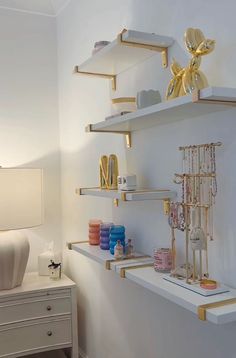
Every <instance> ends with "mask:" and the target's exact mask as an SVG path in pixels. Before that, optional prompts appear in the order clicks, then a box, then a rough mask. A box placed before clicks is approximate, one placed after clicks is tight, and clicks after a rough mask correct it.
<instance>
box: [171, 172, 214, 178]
mask: <svg viewBox="0 0 236 358" xmlns="http://www.w3.org/2000/svg"><path fill="white" fill-rule="evenodd" d="M175 176H176V177H178V178H185V177H187V178H195V177H198V178H202V177H209V178H215V176H216V174H215V173H201V174H177V173H175Z"/></svg>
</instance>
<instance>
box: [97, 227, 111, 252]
mask: <svg viewBox="0 0 236 358" xmlns="http://www.w3.org/2000/svg"><path fill="white" fill-rule="evenodd" d="M113 225H114V224H113V223H102V224H101V225H100V249H102V250H109V249H110V229H111V227H113Z"/></svg>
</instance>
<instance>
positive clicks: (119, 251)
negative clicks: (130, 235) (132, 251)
mask: <svg viewBox="0 0 236 358" xmlns="http://www.w3.org/2000/svg"><path fill="white" fill-rule="evenodd" d="M114 257H115V259H122V258H123V257H124V246H123V245H121V241H120V240H117V242H116V245H115V246H114Z"/></svg>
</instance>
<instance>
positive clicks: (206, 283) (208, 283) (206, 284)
mask: <svg viewBox="0 0 236 358" xmlns="http://www.w3.org/2000/svg"><path fill="white" fill-rule="evenodd" d="M200 286H201V287H202V288H204V289H205V290H215V289H216V288H217V282H216V281H214V280H207V279H205V280H201V281H200Z"/></svg>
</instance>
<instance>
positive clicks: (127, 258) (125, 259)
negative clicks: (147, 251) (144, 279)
mask: <svg viewBox="0 0 236 358" xmlns="http://www.w3.org/2000/svg"><path fill="white" fill-rule="evenodd" d="M149 257H150V258H151V256H148V255H142V256H131V257H124V258H122V259H111V260H106V262H105V268H106V269H107V270H111V264H112V263H113V262H124V263H125V261H127V260H132V259H144V258H149ZM128 267H129V266H128ZM139 267H140V266H139Z"/></svg>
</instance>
